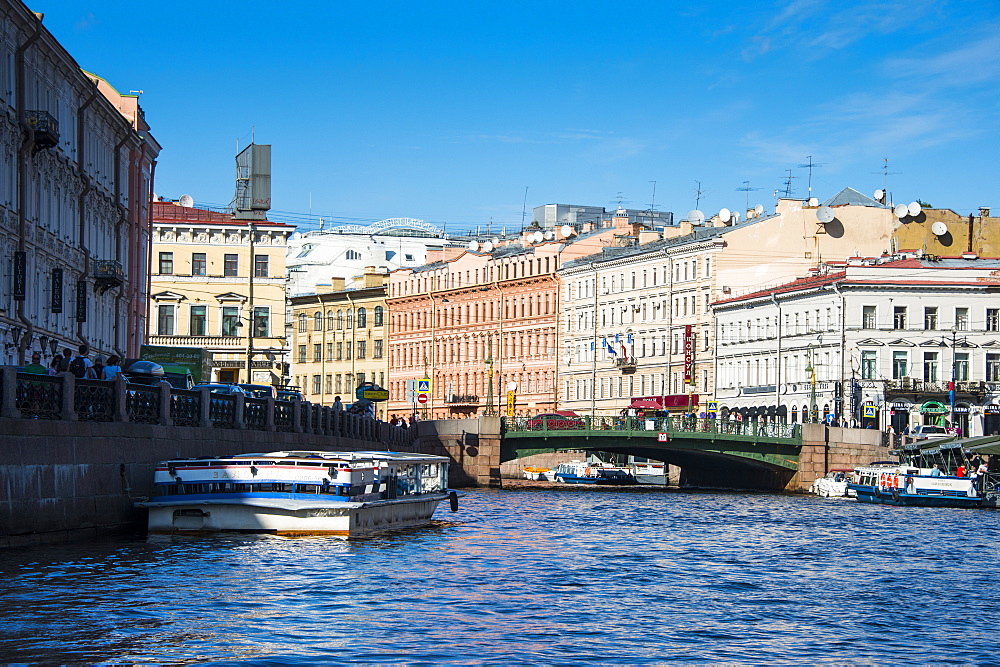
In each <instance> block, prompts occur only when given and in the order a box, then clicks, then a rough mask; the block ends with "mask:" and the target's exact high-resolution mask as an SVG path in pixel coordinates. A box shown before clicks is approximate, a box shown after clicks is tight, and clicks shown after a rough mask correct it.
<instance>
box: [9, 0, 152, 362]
mask: <svg viewBox="0 0 1000 667" xmlns="http://www.w3.org/2000/svg"><path fill="white" fill-rule="evenodd" d="M0 63H4V65H3V66H2V67H0V108H2V109H4V110H5V111H6V113H3V114H0V257H2V262H3V267H4V270H3V276H4V277H3V289H2V290H0V337H2V342H3V344H4V346H3V349H2V353H0V359H2V360H3V361H4V362H5V363H9V364H22V363H24V361H25V360H26V357H27V356H28V353H29V351H40V352H42V354H43V360H48V359H49V358H50V357H51V356H52V354H53V350H59V351H61V350H62V348H64V347H71V348H74V349H75V348H76V347H77V346H78V345H80V344H81V343H84V344H87V345H89V346H90V348H91V349H92V350H93V351H94V352H96V354H97V355H103V356H106V355H109V354H117V355H119V356H122V357H129V356H137V355H138V351H139V346H140V344H141V343H142V338H143V336H144V332H145V329H146V304H147V302H146V279H147V274H146V271H147V265H148V257H149V255H148V252H149V233H150V208H149V202H150V196H151V195H150V193H151V190H152V182H153V173H154V167H155V160H156V157H157V155H158V154H159V151H160V146H159V144H157V142H156V140H155V139H154V138H153V136H152V135H151V134H150V127H149V125H148V124H147V123H146V120H145V116H144V113H143V110H142V108H141V106H140V105H139V103H138V102H139V100H138V97H137V96H136V95H122V94H120V93H119V92H118V91H116V90H115V89H114V88H113V87H112V86H111V85H110V84H108V82H106V81H104V80H103V79H101V78H100V77H98V76H96V75H94V74H90V73H88V72H84V71H82V70H81V69H80V67H79V65H78V64H77V63H76V61H75V60H74V59H73V57H72V56H71V55H70V54H69V53H68V52H67V51H66V50H65V49H64V48H63V47H62V45H61V44H59V42H58V41H57V40H56V39H55V38H54V37H53V36H52V34H51V33H49V31H48V30H46V29H45V27H44V26H43V25H42V17H41V15H40V14H34V13H32V12H31V11H29V10H28V8H27V7H26V6H25V5H23V4H22V3H21V2H16V1H11V0H3V1H0Z"/></svg>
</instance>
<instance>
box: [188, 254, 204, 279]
mask: <svg viewBox="0 0 1000 667" xmlns="http://www.w3.org/2000/svg"><path fill="white" fill-rule="evenodd" d="M207 273H208V260H207V259H206V258H205V253H203V252H195V253H191V275H192V276H204V275H206V274H207Z"/></svg>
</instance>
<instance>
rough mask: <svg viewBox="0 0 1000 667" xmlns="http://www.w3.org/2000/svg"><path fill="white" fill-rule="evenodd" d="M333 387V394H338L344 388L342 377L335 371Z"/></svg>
mask: <svg viewBox="0 0 1000 667" xmlns="http://www.w3.org/2000/svg"><path fill="white" fill-rule="evenodd" d="M333 387H334V389H333V391H334V393H335V394H339V393H340V392H342V391H343V390H344V377H343V376H342V375H341V374H340V373H337V374H336V375H335V376H333Z"/></svg>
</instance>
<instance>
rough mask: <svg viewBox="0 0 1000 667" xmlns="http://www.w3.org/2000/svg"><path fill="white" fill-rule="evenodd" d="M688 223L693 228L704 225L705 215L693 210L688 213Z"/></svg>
mask: <svg viewBox="0 0 1000 667" xmlns="http://www.w3.org/2000/svg"><path fill="white" fill-rule="evenodd" d="M688 222H690V223H691V224H692V225H694V226H695V227H698V226H700V225H703V224H705V214H704V213H702V212H701V211H699V210H698V209H695V210H693V211H688Z"/></svg>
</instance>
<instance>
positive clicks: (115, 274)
mask: <svg viewBox="0 0 1000 667" xmlns="http://www.w3.org/2000/svg"><path fill="white" fill-rule="evenodd" d="M124 282H125V271H124V270H123V269H122V265H121V262H119V261H118V260H117V259H97V260H94V289H95V290H97V293H98V294H104V293H105V292H107V291H108V290H109V289H111V288H113V287H119V286H120V285H121V284H122V283H124Z"/></svg>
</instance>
